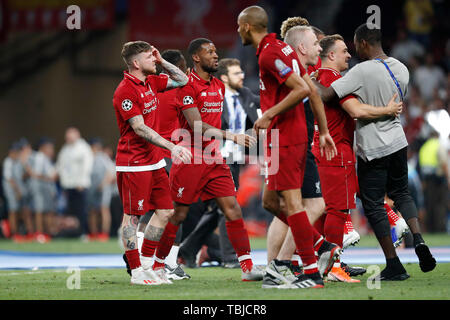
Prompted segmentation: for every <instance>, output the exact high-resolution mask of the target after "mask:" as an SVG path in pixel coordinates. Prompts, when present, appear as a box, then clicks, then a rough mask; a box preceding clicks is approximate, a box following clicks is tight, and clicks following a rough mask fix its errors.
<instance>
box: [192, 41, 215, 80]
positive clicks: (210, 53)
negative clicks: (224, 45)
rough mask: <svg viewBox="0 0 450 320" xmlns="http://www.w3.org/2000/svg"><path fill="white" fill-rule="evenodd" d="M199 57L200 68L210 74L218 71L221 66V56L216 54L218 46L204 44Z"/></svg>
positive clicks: (198, 54)
mask: <svg viewBox="0 0 450 320" xmlns="http://www.w3.org/2000/svg"><path fill="white" fill-rule="evenodd" d="M197 56H198V57H199V59H200V66H201V68H202V69H203V70H205V71H206V72H208V73H213V72H216V71H217V67H218V66H219V56H218V55H217V52H216V46H215V45H214V44H213V43H204V44H202V45H201V49H200V50H199V51H198V53H197Z"/></svg>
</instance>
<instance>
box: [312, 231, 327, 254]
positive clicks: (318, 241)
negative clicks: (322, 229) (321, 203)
mask: <svg viewBox="0 0 450 320" xmlns="http://www.w3.org/2000/svg"><path fill="white" fill-rule="evenodd" d="M312 233H313V246H314V251H319V248H320V246H321V245H322V243H323V241H324V240H325V239H324V237H323V236H322V235H321V234H320V233H319V232H318V231H317V230H316V228H314V227H312Z"/></svg>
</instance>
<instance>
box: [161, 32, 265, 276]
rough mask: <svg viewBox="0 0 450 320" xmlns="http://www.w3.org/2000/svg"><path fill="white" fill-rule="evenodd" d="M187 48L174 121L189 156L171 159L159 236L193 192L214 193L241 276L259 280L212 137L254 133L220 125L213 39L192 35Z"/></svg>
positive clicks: (240, 139) (170, 232) (171, 229)
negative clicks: (170, 204)
mask: <svg viewBox="0 0 450 320" xmlns="http://www.w3.org/2000/svg"><path fill="white" fill-rule="evenodd" d="M188 54H189V57H190V59H191V60H192V62H193V65H194V68H193V70H192V71H191V74H190V76H189V82H188V84H187V85H186V86H185V87H183V88H182V89H180V90H179V93H178V100H179V101H178V107H179V122H180V127H181V128H182V129H184V130H181V131H180V132H179V133H180V138H181V139H182V141H180V142H179V145H182V146H186V147H187V148H189V149H190V150H191V151H192V153H193V155H194V161H193V162H191V163H177V162H174V163H173V164H172V169H171V171H170V189H171V194H172V199H173V201H174V207H175V212H174V215H173V217H171V218H170V220H169V222H168V224H167V226H166V229H165V231H164V233H165V234H163V236H162V237H165V238H167V239H172V241H173V239H174V238H175V234H176V232H177V230H178V227H179V225H180V223H182V222H183V220H184V219H185V218H186V215H187V213H188V211H189V206H190V205H191V204H192V203H195V202H196V201H197V199H198V198H199V197H200V199H201V200H202V201H208V200H210V199H215V200H216V203H217V205H218V206H219V208H220V209H221V210H222V212H223V213H224V216H225V219H226V229H227V233H228V237H229V239H230V242H231V244H232V245H233V248H234V250H235V251H236V254H237V257H238V260H239V263H240V266H241V269H242V276H241V279H242V280H243V281H257V280H262V277H263V270H262V269H260V268H259V267H257V266H254V265H253V261H252V259H251V256H250V251H251V250H250V242H249V239H248V234H247V230H246V229H245V225H244V220H243V219H242V212H241V208H240V207H239V204H238V203H237V201H236V188H235V185H234V182H233V178H232V176H231V172H230V168H229V167H228V166H227V165H226V164H225V163H224V160H223V158H222V155H221V153H220V141H219V140H218V139H226V140H231V141H233V142H236V143H238V144H239V145H242V146H245V147H252V146H253V145H255V143H256V139H255V138H254V137H251V136H249V135H246V134H234V133H231V132H229V131H223V130H221V129H220V128H221V114H222V108H223V99H224V93H225V86H224V84H223V83H222V82H221V81H220V80H219V79H217V78H216V77H214V76H213V75H212V73H214V72H216V71H217V68H218V58H219V57H218V55H217V52H216V47H215V45H214V43H213V42H212V41H211V40H208V39H204V38H198V39H194V40H192V41H191V43H190V44H189V48H188ZM198 137H200V139H201V141H197V140H200V139H198ZM166 233H167V234H166Z"/></svg>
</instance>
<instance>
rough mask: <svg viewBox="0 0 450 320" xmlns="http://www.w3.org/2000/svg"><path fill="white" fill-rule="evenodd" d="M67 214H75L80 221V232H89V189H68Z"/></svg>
mask: <svg viewBox="0 0 450 320" xmlns="http://www.w3.org/2000/svg"><path fill="white" fill-rule="evenodd" d="M66 195H67V214H69V215H71V216H75V217H77V218H78V221H79V222H80V230H79V231H80V234H88V233H89V229H88V222H87V189H82V190H81V191H80V190H78V189H66Z"/></svg>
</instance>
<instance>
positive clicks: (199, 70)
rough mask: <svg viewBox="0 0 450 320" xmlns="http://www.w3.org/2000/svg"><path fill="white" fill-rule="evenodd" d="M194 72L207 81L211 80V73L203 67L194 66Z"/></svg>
mask: <svg viewBox="0 0 450 320" xmlns="http://www.w3.org/2000/svg"><path fill="white" fill-rule="evenodd" d="M194 72H195V73H196V74H197V75H198V76H199V77H200V78H202V79H203V80H205V81H211V74H210V73H209V72H207V71H205V70H203V69H202V68H198V67H196V66H195V67H194Z"/></svg>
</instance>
